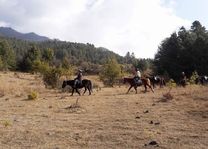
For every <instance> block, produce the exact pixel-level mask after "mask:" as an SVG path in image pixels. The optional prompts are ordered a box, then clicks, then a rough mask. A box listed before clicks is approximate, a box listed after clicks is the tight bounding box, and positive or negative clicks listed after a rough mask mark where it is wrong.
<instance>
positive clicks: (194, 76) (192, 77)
mask: <svg viewBox="0 0 208 149" xmlns="http://www.w3.org/2000/svg"><path fill="white" fill-rule="evenodd" d="M198 77H199V75H198V73H197V71H194V72H192V75H191V77H190V80H189V82H190V84H196V79H197V78H198Z"/></svg>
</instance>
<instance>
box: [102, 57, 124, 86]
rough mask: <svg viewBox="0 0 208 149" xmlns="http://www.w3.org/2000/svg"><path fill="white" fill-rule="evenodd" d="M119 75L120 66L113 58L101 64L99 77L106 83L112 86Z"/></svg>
mask: <svg viewBox="0 0 208 149" xmlns="http://www.w3.org/2000/svg"><path fill="white" fill-rule="evenodd" d="M120 76H121V67H120V65H119V64H118V62H117V61H116V59H115V58H110V59H108V60H107V61H106V63H105V64H104V65H103V70H102V72H101V73H100V79H101V80H102V81H103V82H104V83H105V84H107V85H111V86H113V84H114V83H115V81H116V79H117V78H119V77H120Z"/></svg>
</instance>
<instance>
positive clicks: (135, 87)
mask: <svg viewBox="0 0 208 149" xmlns="http://www.w3.org/2000/svg"><path fill="white" fill-rule="evenodd" d="M134 89H135V91H136V94H137V86H134Z"/></svg>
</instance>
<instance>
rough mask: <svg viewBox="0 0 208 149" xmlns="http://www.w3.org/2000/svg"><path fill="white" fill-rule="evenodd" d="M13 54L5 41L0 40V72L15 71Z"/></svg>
mask: <svg viewBox="0 0 208 149" xmlns="http://www.w3.org/2000/svg"><path fill="white" fill-rule="evenodd" d="M15 67H16V62H15V54H14V51H13V49H11V47H10V46H9V44H8V42H7V41H6V40H0V68H1V70H2V69H4V70H7V69H15Z"/></svg>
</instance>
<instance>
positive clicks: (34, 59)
mask: <svg viewBox="0 0 208 149" xmlns="http://www.w3.org/2000/svg"><path fill="white" fill-rule="evenodd" d="M40 58H41V53H40V50H39V49H38V48H36V46H34V45H32V46H31V48H30V49H29V50H28V52H27V53H26V54H25V55H24V57H23V59H22V62H21V63H20V66H19V67H20V69H21V70H22V71H27V72H32V71H34V70H33V68H34V65H37V63H39V61H40Z"/></svg>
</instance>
